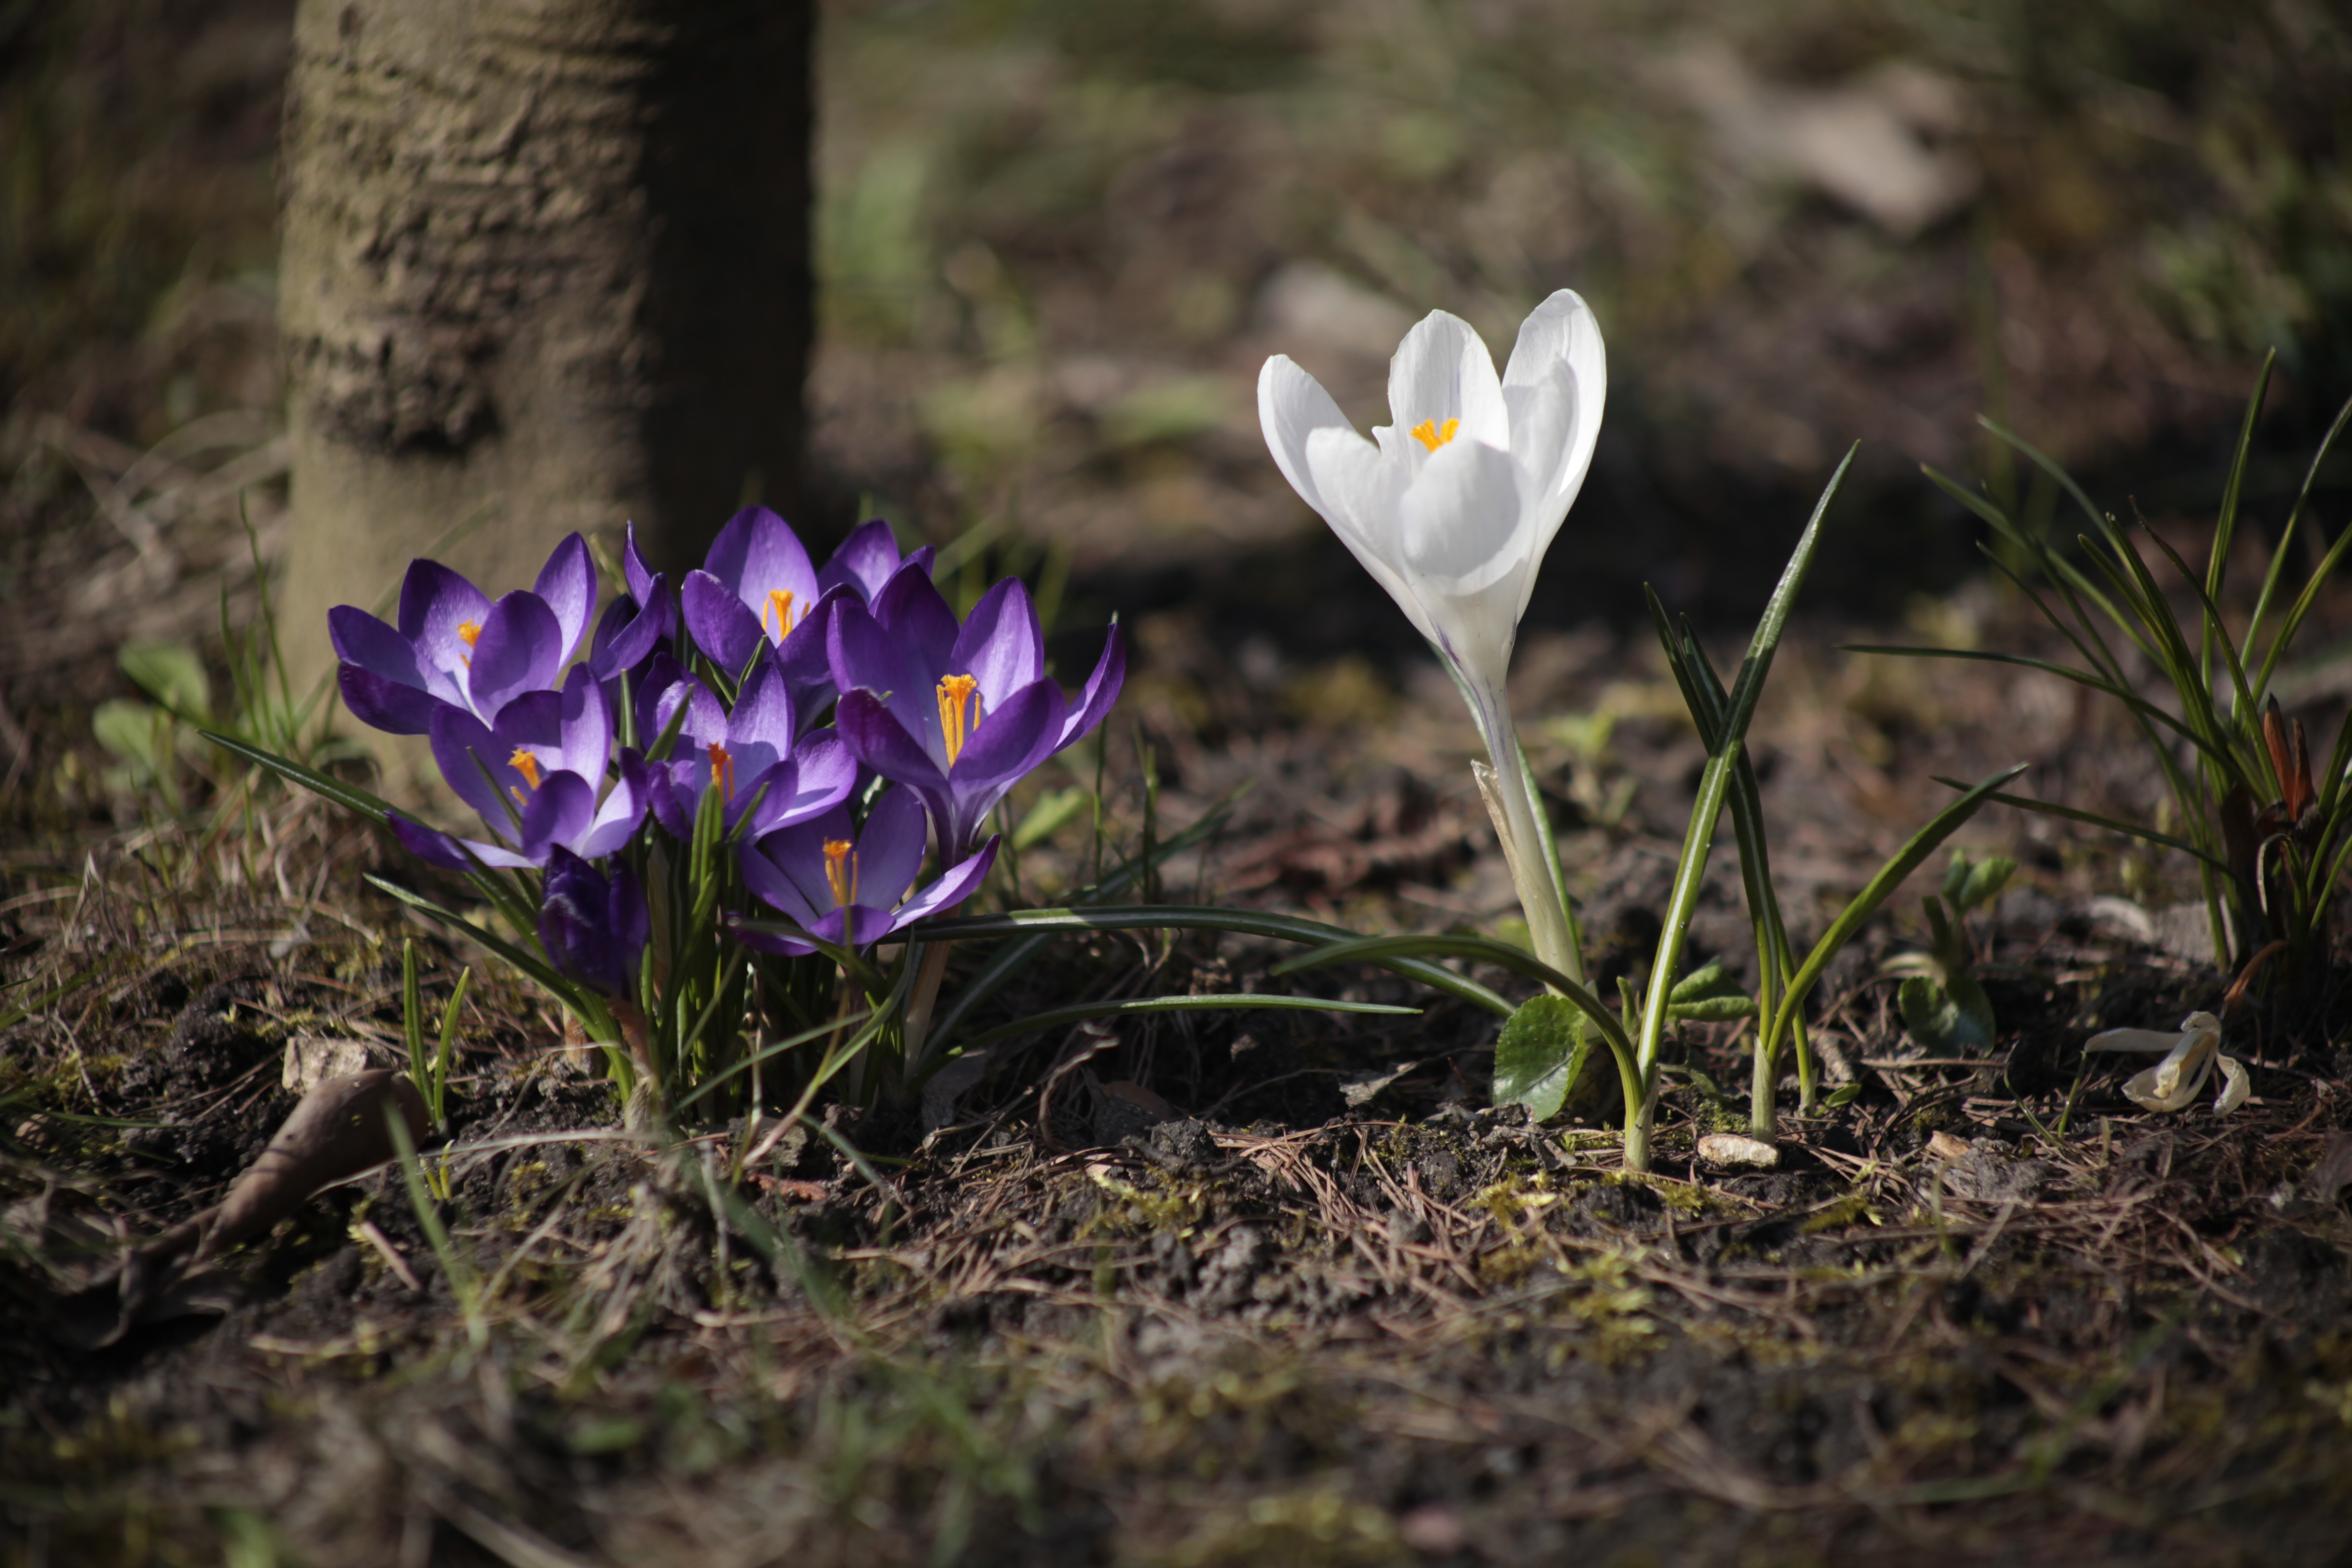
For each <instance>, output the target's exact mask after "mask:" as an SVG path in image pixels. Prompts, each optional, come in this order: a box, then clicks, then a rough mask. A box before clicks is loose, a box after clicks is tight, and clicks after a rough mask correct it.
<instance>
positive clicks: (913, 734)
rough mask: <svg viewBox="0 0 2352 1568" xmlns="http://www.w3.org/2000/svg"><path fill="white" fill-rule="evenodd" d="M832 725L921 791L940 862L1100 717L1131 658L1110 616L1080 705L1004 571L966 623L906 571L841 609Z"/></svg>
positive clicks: (834, 639) (1023, 595)
mask: <svg viewBox="0 0 2352 1568" xmlns="http://www.w3.org/2000/svg"><path fill="white" fill-rule="evenodd" d="M829 651H830V653H831V655H832V659H833V674H834V679H835V680H836V681H837V682H839V684H840V686H841V689H842V693H843V695H842V698H841V705H840V707H839V709H838V710H836V713H835V724H836V725H837V726H838V728H839V730H840V731H841V738H842V741H843V743H844V744H845V745H846V746H847V747H848V748H849V751H850V752H851V754H852V755H854V756H855V757H856V759H857V760H858V761H859V762H861V763H865V764H866V766H867V767H869V768H872V769H873V770H874V771H875V772H876V773H880V774H881V775H882V776H883V777H884V778H887V779H889V780H892V781H893V782H895V783H898V784H905V785H907V786H908V787H909V788H911V789H912V790H914V792H915V793H916V794H917V795H919V796H920V797H921V798H922V802H923V805H925V806H926V807H927V808H928V809H929V812H930V816H931V826H932V827H933V828H934V829H935V830H936V831H937V832H938V834H939V844H940V855H941V857H942V858H945V857H947V856H950V855H953V854H957V853H960V852H961V851H962V850H964V849H966V848H968V847H970V846H971V844H972V842H973V841H974V840H976V839H977V838H978V837H980V832H981V828H982V825H984V824H985V823H986V822H987V820H988V814H989V812H990V811H992V810H993V809H994V808H995V805H996V803H997V802H998V801H1000V800H1002V799H1003V798H1004V794H1005V792H1006V791H1007V790H1009V789H1011V788H1012V787H1013V784H1015V783H1017V782H1018V781H1019V780H1020V779H1021V777H1022V776H1023V775H1024V774H1025V773H1028V772H1029V771H1030V770H1031V769H1032V768H1034V767H1035V766H1036V765H1037V764H1038V763H1042V762H1044V761H1045V759H1046V758H1047V757H1050V756H1052V755H1053V754H1054V753H1055V752H1058V751H1060V750H1061V749H1062V748H1063V747H1065V746H1066V745H1068V744H1069V743H1070V742H1073V741H1075V740H1076V739H1078V737H1080V736H1081V735H1084V734H1086V733H1087V731H1090V730H1092V729H1093V728H1094V727H1095V726H1096V725H1097V724H1098V723H1100V722H1102V719H1103V715H1104V714H1106V713H1108V712H1109V711H1110V706H1111V704H1112V703H1113V702H1114V701H1116V700H1118V689H1119V686H1120V683H1121V682H1122V681H1123V680H1124V679H1125V678H1126V674H1127V656H1126V652H1125V650H1124V648H1123V647H1122V646H1121V644H1120V641H1119V636H1118V623H1117V622H1113V623H1112V625H1111V628H1110V633H1109V636H1108V637H1107V638H1106V639H1105V640H1104V642H1103V651H1102V658H1100V659H1099V660H1098V661H1097V663H1096V665H1095V669H1094V673H1093V674H1092V675H1091V676H1089V677H1088V678H1087V684H1086V688H1085V689H1083V690H1082V691H1080V692H1079V693H1078V695H1077V697H1076V700H1066V699H1065V698H1064V697H1063V695H1062V689H1061V688H1060V687H1059V686H1057V685H1055V683H1054V681H1053V680H1052V679H1049V678H1048V677H1047V676H1046V674H1045V635H1044V633H1043V632H1042V631H1041V630H1040V629H1039V627H1038V625H1037V612H1036V609H1035V607H1034V606H1033V605H1031V604H1030V602H1029V594H1028V590H1026V589H1025V588H1024V587H1023V586H1022V585H1021V584H1020V582H1019V580H1018V579H1015V578H1007V579H1005V580H1004V581H1003V582H1002V583H999V584H997V585H996V586H995V587H993V588H991V589H990V590H989V591H988V592H987V594H986V595H983V596H982V599H981V601H980V603H979V604H978V605H974V606H972V612H971V616H969V617H968V618H967V619H966V620H965V621H964V623H963V624H962V625H961V626H958V625H957V624H956V618H955V612H954V611H952V610H950V609H949V608H948V604H947V601H946V600H945V599H943V598H941V597H940V591H939V590H938V589H937V588H935V587H933V586H932V585H931V582H930V579H929V578H928V577H925V576H920V575H918V574H914V573H906V572H902V573H900V574H898V575H897V576H895V577H893V578H891V579H890V581H889V583H888V584H887V586H886V587H885V588H884V589H883V590H882V592H881V593H880V594H879V595H876V597H875V600H874V604H873V605H872V607H871V608H870V609H869V608H866V607H865V606H861V605H855V604H850V603H847V602H844V603H842V604H841V605H839V606H838V607H837V608H836V609H835V614H834V616H833V626H832V631H831V637H830V647H829Z"/></svg>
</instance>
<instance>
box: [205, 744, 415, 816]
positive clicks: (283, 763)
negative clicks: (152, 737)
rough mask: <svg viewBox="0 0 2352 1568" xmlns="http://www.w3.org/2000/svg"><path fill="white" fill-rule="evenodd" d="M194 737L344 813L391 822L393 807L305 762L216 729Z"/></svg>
mask: <svg viewBox="0 0 2352 1568" xmlns="http://www.w3.org/2000/svg"><path fill="white" fill-rule="evenodd" d="M196 733H197V734H199V735H202V736H203V737H204V738H205V740H207V741H210V742H212V743H213V744H214V745H215V746H218V747H219V748H221V750H223V751H225V752H235V753H236V754H237V755H238V756H240V757H243V758H244V759H245V760H246V761H247V762H249V763H253V764H254V765H255V766H257V767H260V768H265V769H267V770H268V771H269V772H270V773H276V774H277V775H278V777H279V778H282V779H285V780H287V781H288V782H289V783H291V784H300V785H301V786H302V787H303V788H304V789H307V790H309V791H310V792H311V793H312V794H313V795H324V796H325V797H326V798H327V799H329V800H331V801H333V802H334V803H335V804H336V805H340V806H341V807H342V808H343V809H344V810H346V811H350V812H356V813H357V814H358V815H360V816H364V817H366V818H367V819H368V820H369V821H371V822H373V823H374V824H375V825H376V826H379V827H381V826H383V825H384V824H385V823H387V822H389V821H391V820H392V806H391V805H390V804H389V803H387V802H384V801H382V800H379V799H377V798H376V797H375V796H374V795H370V794H369V793H368V792H367V791H365V790H363V789H361V788H359V787H358V786H357V785H355V784H345V783H344V782H343V781H342V780H341V779H339V778H335V777H332V776H331V775H330V774H327V773H320V771H319V770H318V769H316V768H314V767H310V766H309V765H307V764H305V763H298V762H295V761H293V760H292V759H291V758H288V757H281V756H279V755H278V753H277V752H265V751H263V750H262V749H261V748H260V747H259V746H257V745H254V744H253V743H251V742H247V741H240V740H238V739H237V738H236V736H234V735H224V734H222V733H221V732H220V731H217V730H199V731H196Z"/></svg>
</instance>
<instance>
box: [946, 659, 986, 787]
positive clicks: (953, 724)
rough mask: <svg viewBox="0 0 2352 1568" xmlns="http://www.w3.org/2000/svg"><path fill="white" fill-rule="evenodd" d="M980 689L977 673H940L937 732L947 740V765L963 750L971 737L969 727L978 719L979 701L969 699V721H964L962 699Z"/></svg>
mask: <svg viewBox="0 0 2352 1568" xmlns="http://www.w3.org/2000/svg"><path fill="white" fill-rule="evenodd" d="M979 689H980V679H979V677H977V676H971V675H943V676H941V677H940V738H941V739H942V740H944V741H946V742H947V747H948V766H950V767H953V766H955V760H956V758H957V757H959V756H961V754H962V752H963V743H964V742H965V741H967V740H969V739H970V738H971V731H972V729H973V728H974V727H976V726H977V725H978V724H979V722H980V714H979V712H978V709H979V703H978V702H977V701H976V700H974V701H973V703H972V710H971V721H970V722H969V723H967V722H966V721H965V715H966V710H965V708H964V702H965V700H967V699H970V698H971V695H972V693H973V692H975V691H978V690H979Z"/></svg>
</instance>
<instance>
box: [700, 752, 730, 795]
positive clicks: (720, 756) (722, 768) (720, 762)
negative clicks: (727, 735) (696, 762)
mask: <svg viewBox="0 0 2352 1568" xmlns="http://www.w3.org/2000/svg"><path fill="white" fill-rule="evenodd" d="M704 750H705V751H707V752H709V753H710V779H711V782H712V783H713V784H717V785H718V786H719V799H721V800H733V799H734V798H735V757H734V754H733V753H732V752H729V751H728V749H727V748H726V747H724V746H722V745H720V744H719V742H716V741H713V742H710V744H709V746H707V747H705V748H704Z"/></svg>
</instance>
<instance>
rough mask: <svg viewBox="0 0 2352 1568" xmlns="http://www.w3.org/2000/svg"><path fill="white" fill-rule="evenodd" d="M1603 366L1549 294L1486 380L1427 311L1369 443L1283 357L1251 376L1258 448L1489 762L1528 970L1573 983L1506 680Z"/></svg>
mask: <svg viewBox="0 0 2352 1568" xmlns="http://www.w3.org/2000/svg"><path fill="white" fill-rule="evenodd" d="M1608 382H1609V372H1608V365H1607V363H1606V360H1605V357H1604V355H1603V354H1602V352H1601V328H1600V326H1599V325H1598V323H1596V322H1595V321H1594V320H1593V317H1592V311H1591V308H1590V307H1588V306H1587V305H1586V304H1585V302H1584V301H1583V300H1581V299H1580V298H1578V297H1577V296H1576V295H1575V294H1574V293H1572V292H1570V290H1568V289H1561V290H1559V292H1558V293H1556V294H1554V295H1552V297H1551V298H1550V299H1549V300H1545V301H1544V302H1543V303H1542V304H1540V305H1538V306H1537V307H1536V309H1535V311H1534V313H1533V314H1531V315H1530V316H1528V319H1527V321H1525V322H1523V323H1522V324H1521V325H1520V327H1519V336H1518V342H1517V343H1516V344H1515V345H1514V346H1513V347H1512V350H1511V359H1510V363H1509V364H1508V365H1507V366H1506V367H1505V369H1504V371H1503V374H1502V377H1501V379H1500V380H1497V379H1496V375H1495V362H1494V360H1493V358H1492V357H1491V356H1490V355H1489V354H1488V353H1487V352H1486V344H1485V343H1484V342H1480V341H1479V338H1478V334H1477V333H1476V332H1475V331H1472V330H1471V328H1470V325H1469V323H1468V322H1466V321H1463V320H1461V319H1460V318H1459V317H1456V316H1451V315H1448V314H1446V313H1445V312H1444V311H1443V310H1433V311H1431V312H1430V313H1429V315H1427V316H1426V317H1424V318H1423V320H1422V321H1421V323H1420V324H1419V325H1418V326H1416V327H1414V328H1413V329H1412V331H1410V332H1408V333H1407V334H1406V335H1405V340H1404V342H1403V343H1402V344H1401V345H1400V346H1399V347H1398V349H1397V352H1396V357H1395V358H1394V359H1393V360H1392V361H1391V362H1390V364H1389V414H1390V416H1391V419H1392V420H1393V423H1391V424H1389V425H1381V426H1374V427H1373V429H1372V439H1371V440H1370V441H1367V440H1366V439H1364V437H1362V436H1360V435H1359V434H1358V433H1357V431H1356V429H1355V427H1354V426H1352V425H1350V424H1349V422H1348V417H1347V416H1346V415H1344V414H1342V413H1340V412H1339V405H1338V404H1337V403H1335V402H1333V401H1332V399H1331V395H1330V394H1329V393H1328V392H1326V391H1324V390H1323V387H1322V385H1321V384H1320V383H1318V381H1316V379H1315V378H1314V377H1313V376H1311V375H1309V374H1307V373H1306V372H1305V371H1303V370H1301V369H1299V368H1298V366H1297V365H1296V364H1294V363H1292V362H1291V361H1290V359H1289V358H1288V357H1287V356H1286V355H1282V354H1276V356H1275V357H1274V358H1272V359H1270V360H1268V361H1266V362H1265V370H1264V371H1263V372H1261V373H1260V374H1259V375H1258V383H1257V408H1258V420H1259V422H1260V424H1262V425H1263V426H1265V441H1266V445H1267V447H1270V448H1272V450H1273V452H1274V460H1275V462H1276V464H1277V465H1278V466H1279V467H1280V468H1281V469H1282V477H1283V478H1285V479H1288V480H1289V481H1290V485H1291V488H1292V489H1295V490H1297V492H1298V493H1299V495H1300V497H1301V498H1302V499H1304V500H1306V502H1307V505H1308V506H1310V507H1313V508H1314V509H1315V510H1316V511H1317V512H1318V513H1319V514H1320V515H1321V517H1322V519H1323V521H1326V522H1328V523H1329V524H1330V525H1331V531H1333V532H1334V533H1337V534H1338V535H1339V540H1340V542H1342V543H1343V544H1345V545H1347V547H1348V549H1349V552H1352V553H1353V554H1354V555H1355V557H1356V559H1357V560H1358V561H1360V562H1361V563H1363V566H1364V570H1366V571H1367V572H1370V574H1372V577H1373V580H1374V581H1376V582H1378V583H1379V584H1380V585H1381V587H1383V588H1385V589H1387V590H1388V593H1389V596H1390V597H1391V598H1392V599H1394V600H1395V601H1396V602H1397V605H1398V607H1399V608H1400V609H1402V610H1403V611H1404V613H1405V616H1406V617H1407V618H1408V619H1410V620H1411V621H1412V624H1413V627H1414V629H1415V630H1417V631H1419V632H1420V633H1421V635H1422V636H1423V637H1427V638H1428V639H1429V641H1430V643H1431V645H1432V646H1433V647H1435V648H1436V649H1437V651H1438V654H1439V656H1440V657H1441V658H1444V661H1445V663H1446V665H1447V667H1448V668H1449V669H1451V671H1452V672H1453V674H1454V679H1455V680H1456V681H1457V682H1458V683H1459V684H1460V685H1461V687H1462V690H1463V695H1464V696H1465V698H1466V699H1467V700H1468V701H1469V703H1470V710H1471V714H1472V717H1473V718H1474V719H1475V721H1477V724H1478V730H1479V733H1480V735H1481V736H1482V738H1483V739H1484V740H1485V741H1486V750H1487V752H1488V754H1489V755H1490V756H1491V757H1492V758H1493V760H1494V764H1495V765H1494V769H1493V771H1492V772H1491V773H1484V772H1482V773H1481V776H1480V779H1479V784H1480V787H1481V789H1482V791H1484V792H1485V793H1486V796H1487V805H1488V807H1489V809H1490V810H1492V811H1493V812H1494V815H1495V817H1496V824H1495V826H1496V831H1497V832H1498V833H1500V834H1501V836H1502V839H1503V848H1504V851H1505V854H1506V856H1507V858H1508V859H1509V861H1510V864H1511V872H1512V877H1513V879H1514V880H1515V881H1516V882H1517V886H1518V889H1519V901H1520V903H1521V905H1522V906H1523V907H1524V908H1525V909H1526V910H1527V915H1528V927H1529V930H1530V932H1531V933H1532V934H1533V935H1534V937H1535V939H1536V948H1537V952H1538V955H1539V956H1541V957H1542V958H1544V959H1545V961H1546V962H1548V963H1551V964H1553V965H1554V966H1555V967H1557V968H1559V969H1562V970H1564V971H1565V972H1566V973H1569V974H1570V975H1572V976H1574V977H1576V978H1578V979H1581V978H1582V977H1583V962H1582V959H1581V957H1580V955H1579V954H1578V952H1577V951H1576V942H1575V940H1574V936H1573V934H1572V932H1573V928H1572V926H1571V925H1570V921H1569V917H1568V913H1567V910H1566V908H1565V906H1564V903H1563V901H1562V899H1561V896H1560V893H1559V882H1558V879H1557V877H1556V875H1555V874H1554V871H1555V868H1551V867H1549V866H1547V865H1546V864H1545V863H1544V862H1545V859H1546V857H1544V856H1543V854H1542V852H1541V850H1540V849H1539V847H1538V846H1539V844H1540V842H1541V839H1540V837H1538V833H1537V829H1536V821H1535V815H1534V812H1535V805H1534V803H1533V802H1532V801H1531V800H1530V799H1528V792H1527V789H1526V785H1525V782H1524V779H1523V776H1522V773H1521V764H1520V761H1519V749H1518V739H1517V733H1516V731H1514V730H1513V728H1512V724H1511V716H1510V710H1509V708H1508V707H1507V704H1506V702H1505V700H1504V695H1503V684H1504V678H1505V676H1506V675H1507V673H1508V670H1509V668H1510V662H1511V646H1512V644H1513V642H1514V641H1515V640H1516V638H1517V635H1518V626H1519V617H1520V616H1522V615H1523V614H1525V613H1526V610H1527V607H1528V595H1531V594H1533V593H1534V591H1535V583H1536V571H1537V568H1538V567H1539V566H1540V565H1541V564H1542V563H1543V555H1544V552H1545V551H1546V550H1547V549H1549V547H1550V545H1551V542H1552V536H1553V535H1554V534H1556V533H1558V532H1559V525H1560V522H1561V521H1562V520H1563V519H1564V518H1566V517H1567V515H1568V509H1569V505H1570V502H1572V501H1574V500H1576V492H1577V491H1578V489H1580V488H1581V487H1582V486H1583V484H1584V475H1585V471H1586V470H1587V469H1588V468H1591V465H1592V447H1593V442H1594V441H1595V440H1596V439H1597V438H1598V437H1599V436H1600V433H1601V404H1602V402H1603V400H1604V399H1605V397H1606V395H1607V392H1608Z"/></svg>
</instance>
